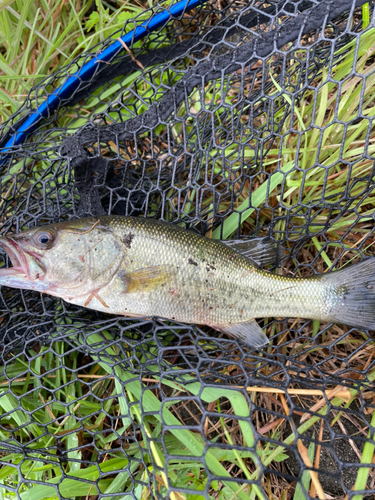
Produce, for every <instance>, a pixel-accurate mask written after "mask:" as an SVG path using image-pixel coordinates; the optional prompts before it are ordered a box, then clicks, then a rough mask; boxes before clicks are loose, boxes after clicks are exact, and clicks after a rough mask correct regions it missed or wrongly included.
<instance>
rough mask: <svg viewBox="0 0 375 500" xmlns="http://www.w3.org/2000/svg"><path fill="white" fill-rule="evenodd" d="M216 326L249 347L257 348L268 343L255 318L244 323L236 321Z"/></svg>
mask: <svg viewBox="0 0 375 500" xmlns="http://www.w3.org/2000/svg"><path fill="white" fill-rule="evenodd" d="M216 328H217V329H218V330H220V331H222V332H224V333H227V334H229V335H233V337H236V338H238V339H239V340H241V341H242V342H243V343H244V344H247V345H248V346H250V347H258V348H259V347H263V346H265V345H267V344H268V343H269V340H268V338H267V336H266V334H265V333H264V332H263V330H262V329H261V327H260V326H259V325H258V323H257V322H256V321H255V319H251V320H250V321H245V322H244V323H236V324H234V325H228V326H218V327H216Z"/></svg>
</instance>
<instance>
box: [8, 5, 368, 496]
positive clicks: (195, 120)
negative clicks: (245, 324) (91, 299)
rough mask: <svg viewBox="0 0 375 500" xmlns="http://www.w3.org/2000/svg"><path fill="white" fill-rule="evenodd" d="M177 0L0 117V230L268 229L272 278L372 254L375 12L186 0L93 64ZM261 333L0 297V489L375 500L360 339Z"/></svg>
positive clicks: (274, 324)
mask: <svg viewBox="0 0 375 500" xmlns="http://www.w3.org/2000/svg"><path fill="white" fill-rule="evenodd" d="M186 3H187V2H186ZM174 5H175V3H174V2H170V1H167V2H161V3H160V4H158V5H157V6H156V5H155V6H153V7H152V8H150V9H149V10H146V11H145V13H144V15H143V14H142V16H140V17H139V18H134V19H129V20H128V21H127V22H126V23H125V26H124V27H123V31H122V32H121V33H115V34H113V36H111V37H110V38H109V39H107V40H105V41H104V42H103V43H102V44H101V45H99V46H96V47H93V48H92V50H91V51H90V52H85V53H82V54H81V55H80V56H79V57H77V58H76V59H75V60H74V62H73V63H71V64H70V65H68V66H66V67H63V68H61V70H60V71H59V72H58V73H57V74H54V75H53V76H51V77H48V78H47V79H45V80H44V81H43V82H42V83H40V84H39V85H38V86H37V87H35V88H33V90H32V92H31V93H30V94H29V96H28V97H27V98H26V100H25V102H24V104H23V106H21V108H20V109H19V112H18V113H17V114H15V115H14V116H13V117H12V118H11V119H9V120H8V122H7V123H4V124H3V125H2V153H1V159H0V169H1V199H0V213H1V233H2V234H6V233H8V232H15V231H19V230H21V229H25V228H28V227H35V226H39V225H42V224H45V223H50V222H57V221H63V220H70V219H75V218H78V217H82V216H83V215H87V214H92V215H98V214H104V213H105V214H117V215H118V214H124V215H125V214H128V215H129V214H132V215H136V216H138V217H152V218H156V219H160V220H164V221H169V222H171V223H173V224H179V225H182V226H185V227H187V228H189V229H191V230H192V231H196V232H198V233H200V234H204V235H206V236H207V237H212V238H216V239H226V240H227V239H233V238H237V239H238V238H241V237H244V236H266V235H268V236H270V237H272V238H274V239H275V240H276V241H277V242H278V243H279V244H280V245H282V246H283V247H284V249H285V258H284V260H283V261H282V263H281V265H279V267H277V268H276V267H275V266H276V264H275V266H274V267H273V268H270V267H269V268H268V269H270V270H272V271H274V272H277V273H283V274H285V275H296V276H310V275H313V274H314V273H322V272H328V271H330V270H332V269H333V268H336V269H338V268H341V267H342V266H344V265H346V264H348V263H349V262H350V263H353V262H357V261H359V260H361V259H362V258H364V257H365V256H369V255H372V254H373V253H374V246H373V243H374V241H375V234H374V215H373V213H374V203H375V195H374V186H375V180H374V175H375V173H374V166H375V164H374V160H375V158H374V154H375V142H374V141H375V130H374V123H373V116H374V113H375V86H374V83H375V43H374V42H375V24H374V17H373V15H374V14H373V3H372V2H370V3H365V2H364V1H358V0H357V1H353V2H352V1H351V0H350V1H348V0H331V1H327V0H324V1H318V0H311V1H310V0H309V1H306V0H302V1H298V0H286V1H283V0H270V1H268V2H261V1H251V2H250V1H244V0H234V1H232V0H215V1H211V0H209V1H207V2H205V3H202V4H201V5H199V2H196V4H195V6H194V8H193V9H190V8H189V9H188V8H186V9H183V10H182V11H181V13H180V14H178V15H177V16H176V17H174V18H173V17H172V16H169V17H168V16H167V17H166V20H165V22H164V23H162V24H161V25H160V26H159V27H157V29H156V30H154V31H148V32H146V36H144V37H143V38H141V39H139V40H138V41H135V40H134V43H133V44H132V43H129V44H127V48H126V47H125V46H124V45H123V44H119V48H118V50H117V51H116V53H115V54H114V55H113V57H111V58H110V60H108V61H106V62H101V61H100V54H102V53H103V51H104V50H105V49H106V48H108V47H109V46H110V45H111V44H112V43H113V42H114V41H115V40H117V38H118V37H121V36H123V35H124V34H125V33H128V32H131V30H132V29H134V28H135V27H137V26H139V25H140V24H141V23H144V22H145V21H147V19H150V18H151V17H152V16H155V15H157V14H158V13H159V14H160V13H162V12H165V10H167V11H168V10H171V9H172V7H173V6H174ZM90 61H97V63H96V64H95V70H94V71H93V74H92V75H91V76H90V77H89V78H83V77H80V76H78V77H77V78H78V84H77V85H76V87H75V88H74V89H73V90H72V91H71V92H70V93H69V95H68V94H65V95H64V96H63V95H61V96H60V97H59V98H58V105H57V106H55V107H54V108H52V107H51V109H49V108H48V106H47V107H46V110H47V111H46V112H45V113H44V116H43V117H40V119H39V120H37V122H35V124H34V126H33V127H30V128H29V129H28V130H27V131H26V132H27V133H24V137H22V138H21V139H22V140H19V141H18V142H17V141H15V142H13V143H12V144H13V145H12V144H11V145H10V146H9V141H12V140H14V137H17V134H16V136H14V134H15V133H16V132H17V130H20V127H21V126H22V124H25V123H27V120H28V119H29V118H30V116H31V114H32V113H35V112H38V110H40V107H41V106H42V104H43V103H45V102H46V99H47V98H48V97H49V96H51V95H53V94H54V92H56V89H57V88H58V87H59V86H61V85H64V83H66V82H67V80H68V78H69V75H73V74H77V72H78V75H79V71H80V69H81V68H83V67H84V65H85V64H87V63H88V62H90ZM12 137H13V139H12ZM6 144H8V146H7V147H5V145H6ZM0 257H1V259H2V265H3V266H8V265H10V263H9V262H8V258H7V257H6V256H5V254H0ZM349 265H350V264H349ZM374 314H375V311H374ZM259 324H260V325H261V326H262V328H263V329H264V332H265V333H266V334H267V336H268V337H269V338H270V339H271V340H270V344H269V345H268V346H266V347H264V348H263V349H260V350H254V349H251V348H250V347H247V346H246V345H244V344H242V343H241V342H239V341H238V342H237V341H236V340H234V339H233V338H230V337H229V336H228V335H225V334H222V333H220V332H217V331H214V330H212V329H210V328H209V327H196V326H194V325H186V324H179V323H174V322H171V321H161V320H160V319H158V318H150V319H147V320H144V319H142V320H139V319H129V318H125V317H115V316H111V315H109V314H104V313H99V312H96V311H92V310H90V309H87V308H79V307H76V306H73V305H69V304H67V303H65V302H64V301H63V300H60V299H57V298H53V297H50V296H48V295H46V294H40V293H37V292H33V291H20V290H15V289H11V288H7V287H2V288H1V289H0V332H1V333H0V347H1V368H0V412H1V422H0V463H1V468H0V490H1V493H0V497H1V498H20V499H22V500H33V499H35V500H40V499H44V498H45V499H56V498H59V499H61V498H68V499H91V500H93V499H102V498H107V499H111V500H114V499H122V500H131V499H137V500H141V499H145V500H146V499H152V498H156V499H159V498H168V499H169V498H170V499H172V500H184V499H186V500H192V499H202V498H215V499H216V498H218V499H223V500H232V499H241V500H250V499H251V500H253V499H256V498H258V499H261V500H264V499H279V500H287V499H296V500H300V499H308V498H319V499H323V498H325V499H343V498H348V499H349V498H354V499H355V500H359V499H361V498H374V494H375V469H374V465H373V451H374V431H375V412H374V409H375V400H374V398H375V386H374V379H375V358H374V355H375V346H374V343H373V340H372V336H373V332H368V331H363V330H358V329H356V328H349V327H345V326H341V325H336V324H326V323H320V322H319V321H316V320H315V321H312V320H304V319H288V318H266V319H263V320H259Z"/></svg>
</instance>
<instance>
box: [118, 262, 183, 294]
mask: <svg viewBox="0 0 375 500" xmlns="http://www.w3.org/2000/svg"><path fill="white" fill-rule="evenodd" d="M117 276H118V277H119V278H120V279H121V281H122V282H123V284H124V291H123V293H136V292H151V291H152V290H155V289H156V288H160V287H162V286H164V285H168V284H169V283H170V282H171V281H172V280H173V279H174V278H175V277H176V271H175V270H174V269H173V268H170V267H168V266H152V267H143V268H141V269H136V270H135V271H131V272H127V271H120V272H119V273H118V274H117Z"/></svg>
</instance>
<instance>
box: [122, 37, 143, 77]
mask: <svg viewBox="0 0 375 500" xmlns="http://www.w3.org/2000/svg"><path fill="white" fill-rule="evenodd" d="M117 40H118V41H119V42H120V43H121V45H122V46H123V47H124V49H125V50H126V52H127V53H128V54H129V56H130V59H131V60H132V61H133V62H135V63H136V64H138V66H139V67H140V68H142V70H143V71H144V70H145V67H144V66H143V64H142V63H140V62H139V61H137V59H136V58H135V57H134V55H133V53H132V51H131V50H130V49H129V47H128V46H127V45H126V43H125V42H124V40H122V39H121V38H120V37H118V38H117Z"/></svg>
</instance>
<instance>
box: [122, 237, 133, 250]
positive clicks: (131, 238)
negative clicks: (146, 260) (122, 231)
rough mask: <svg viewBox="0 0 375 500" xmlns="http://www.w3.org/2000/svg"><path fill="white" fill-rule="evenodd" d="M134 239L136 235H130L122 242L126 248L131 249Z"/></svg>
mask: <svg viewBox="0 0 375 500" xmlns="http://www.w3.org/2000/svg"><path fill="white" fill-rule="evenodd" d="M133 238H134V234H133V233H129V234H127V235H126V236H124V237H123V238H122V240H121V241H122V242H123V244H124V245H125V246H126V248H131V243H132V240H133Z"/></svg>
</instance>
